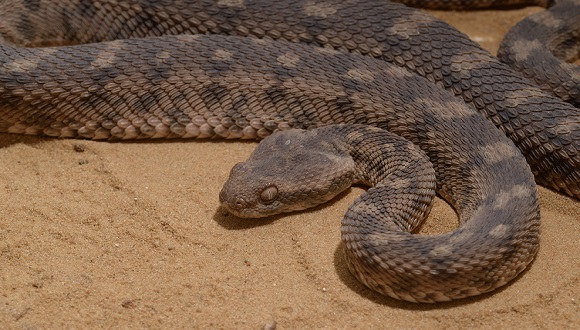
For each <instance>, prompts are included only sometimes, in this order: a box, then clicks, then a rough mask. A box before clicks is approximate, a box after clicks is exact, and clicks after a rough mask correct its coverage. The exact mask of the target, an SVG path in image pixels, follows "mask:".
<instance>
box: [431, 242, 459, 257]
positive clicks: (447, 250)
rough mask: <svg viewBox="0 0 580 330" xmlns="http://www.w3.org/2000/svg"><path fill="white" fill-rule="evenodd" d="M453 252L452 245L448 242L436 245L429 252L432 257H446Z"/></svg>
mask: <svg viewBox="0 0 580 330" xmlns="http://www.w3.org/2000/svg"><path fill="white" fill-rule="evenodd" d="M452 254H453V247H452V246H451V245H449V244H441V245H438V246H436V247H435V248H434V249H433V250H431V252H429V255H430V256H433V257H448V256H450V255H452Z"/></svg>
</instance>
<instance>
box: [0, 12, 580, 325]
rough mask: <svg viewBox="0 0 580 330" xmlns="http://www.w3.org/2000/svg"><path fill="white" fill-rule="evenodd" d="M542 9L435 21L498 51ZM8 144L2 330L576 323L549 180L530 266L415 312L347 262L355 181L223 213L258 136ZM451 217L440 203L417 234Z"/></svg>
mask: <svg viewBox="0 0 580 330" xmlns="http://www.w3.org/2000/svg"><path fill="white" fill-rule="evenodd" d="M540 10H541V9H540V8H527V9H521V10H511V11H501V12H496V11H480V12H471V13H443V12H437V13H436V14H437V16H440V17H442V18H444V19H446V20H447V21H449V22H450V23H451V24H453V25H455V26H457V27H458V28H459V29H461V30H463V31H464V32H466V33H468V34H469V35H470V36H471V37H472V38H474V39H475V40H477V41H478V42H480V43H481V44H482V45H483V46H484V47H486V48H488V49H489V50H490V51H492V52H494V53H495V51H496V49H497V45H498V43H499V41H500V39H501V36H502V35H503V34H504V33H505V31H506V30H507V29H508V28H509V27H510V26H511V25H512V24H513V23H514V22H516V21H518V20H520V19H521V18H522V17H524V16H526V15H529V14H530V13H532V12H537V11H540ZM490 22H491V23H490ZM0 141H1V142H0V143H1V146H2V148H1V149H0V168H1V169H2V171H1V172H0V188H1V189H0V199H1V200H2V208H1V209H0V328H16V329H36V328H115V327H119V328H176V327H185V328H190V327H216V328H234V327H236V328H261V327H263V326H265V325H268V324H270V325H271V324H273V322H276V323H277V325H278V328H307V327H308V328H311V327H316V328H318V327H331V328H335V327H348V328H351V327H352V328H354V327H358V328H363V327H364V328H401V329H413V328H417V329H418V328H441V329H443V328H448V329H457V328H483V329H486V328H488V329H491V328H494V329H497V328H499V327H502V328H522V329H523V328H527V329H529V328H550V329H555V328H572V327H573V325H574V324H575V325H576V326H577V325H579V324H580V316H579V314H580V313H579V309H578V307H579V299H580V297H579V296H578V294H579V289H580V284H579V277H580V276H579V274H580V272H579V269H580V267H579V266H580V262H579V258H578V253H579V252H580V244H579V233H580V229H579V226H580V222H579V218H580V217H579V216H580V203H579V202H577V201H574V200H572V199H570V198H567V197H565V196H562V195H559V194H556V193H554V192H551V191H549V190H547V189H543V188H540V197H541V202H542V220H543V223H542V240H541V250H540V252H539V255H538V257H537V259H536V260H535V262H534V263H533V264H532V266H531V268H530V269H529V271H527V272H525V273H524V274H523V275H522V276H520V277H519V278H518V279H517V281H515V282H514V283H513V284H512V285H509V286H507V287H506V288H505V289H502V290H499V291H497V292H495V293H494V294H488V295H485V296H483V297H479V298H474V299H466V300H463V301H459V302H454V303H448V304H440V305H416V304H410V303H403V302H399V301H395V300H392V299H389V298H385V297H382V296H380V295H378V294H375V293H373V292H371V291H370V290H368V289H366V288H365V287H363V286H362V285H361V284H359V283H358V282H357V281H356V280H355V279H354V278H353V277H352V276H351V275H350V274H349V273H348V270H347V269H346V266H345V264H344V262H343V253H342V246H341V244H340V234H339V225H340V218H341V216H342V214H343V213H344V212H345V210H346V208H347V207H348V205H349V204H350V203H351V201H352V200H353V199H354V198H355V197H356V196H358V195H359V194H360V192H361V190H360V189H358V188H355V189H352V190H350V191H349V192H348V193H347V194H344V195H342V196H341V198H340V199H339V200H338V201H336V202H334V203H331V204H329V205H326V206H325V207H321V208H318V209H316V210H312V211H308V212H303V213H299V214H294V215H291V216H285V217H280V218H277V219H275V220H265V221H264V220H261V221H257V220H255V221H251V220H239V219H235V218H233V217H230V216H224V215H223V214H222V212H220V211H219V210H218V201H217V196H218V192H219V189H220V188H221V185H222V183H223V182H224V181H225V179H226V177H227V174H228V171H229V168H230V167H231V166H232V165H233V164H235V163H236V162H238V161H241V160H244V159H245V158H246V157H247V156H248V155H249V153H250V152H251V151H252V149H253V148H254V146H255V144H254V143H241V142H192V141H174V142H139V143H105V142H91V141H74V140H54V139H43V138H33V137H22V136H12V135H7V134H4V135H1V136H0ZM82 150H84V151H82ZM454 225H456V218H455V215H454V213H453V212H452V211H451V210H450V209H449V207H447V206H446V205H445V204H444V203H442V202H439V203H438V204H437V206H436V207H435V209H434V212H433V215H432V216H431V218H430V221H429V223H428V224H427V225H426V226H425V227H424V228H423V232H424V233H436V232H442V231H445V230H449V229H450V228H453V226H454Z"/></svg>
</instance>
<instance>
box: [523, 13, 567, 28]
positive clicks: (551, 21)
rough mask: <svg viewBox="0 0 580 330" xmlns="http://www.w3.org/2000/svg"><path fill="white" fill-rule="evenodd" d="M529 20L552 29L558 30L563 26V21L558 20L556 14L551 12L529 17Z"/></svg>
mask: <svg viewBox="0 0 580 330" xmlns="http://www.w3.org/2000/svg"><path fill="white" fill-rule="evenodd" d="M528 19H529V20H531V21H532V22H535V23H538V24H540V25H543V26H545V27H546V28H551V29H554V28H558V27H559V26H561V25H562V24H563V22H562V20H560V19H557V18H556V17H555V16H554V14H553V13H551V12H549V11H544V12H542V15H532V16H530V17H528Z"/></svg>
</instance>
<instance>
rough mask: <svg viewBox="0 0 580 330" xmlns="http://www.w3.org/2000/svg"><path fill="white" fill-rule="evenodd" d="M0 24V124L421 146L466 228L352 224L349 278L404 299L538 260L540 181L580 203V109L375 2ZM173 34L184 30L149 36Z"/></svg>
mask: <svg viewBox="0 0 580 330" xmlns="http://www.w3.org/2000/svg"><path fill="white" fill-rule="evenodd" d="M573 4H577V3H576V2H573ZM574 8H576V7H574ZM0 13H2V14H1V15H2V20H1V21H0V34H1V35H2V39H3V41H4V42H5V44H2V45H0V54H1V55H0V131H4V132H11V133H24V134H45V135H49V136H56V137H79V138H92V139H133V138H174V137H197V138H204V137H224V138H261V137H265V136H267V135H269V134H270V133H271V132H273V131H275V130H285V129H287V128H290V127H296V128H314V127H320V126H326V125H329V124H365V125H373V126H378V127H380V128H383V129H387V130H389V131H391V132H393V133H396V134H397V135H400V136H402V137H404V138H406V139H408V140H409V141H412V142H413V143H415V144H416V145H417V146H419V147H420V148H421V149H422V150H423V151H424V152H425V154H426V155H427V156H428V158H429V159H430V161H431V163H432V164H433V169H434V171H435V174H436V187H437V191H438V193H440V194H441V195H442V196H443V197H444V198H446V199H447V200H448V201H449V202H450V203H451V204H452V205H453V206H454V207H455V208H456V210H457V211H458V213H459V217H460V221H461V226H460V228H458V229H457V230H455V231H453V232H450V233H448V234H444V235H438V236H430V237H423V236H418V235H410V234H408V233H406V232H403V230H404V231H408V230H411V229H412V228H413V226H414V224H413V223H411V224H406V223H405V221H411V220H408V219H407V218H405V217H402V218H401V219H403V220H402V222H397V221H395V226H393V225H391V224H390V223H389V222H380V223H377V221H376V219H381V217H382V216H381V214H383V213H385V212H382V209H381V208H378V209H376V210H379V211H377V212H374V211H373V208H372V207H373V206H376V205H380V204H376V203H375V202H377V203H378V201H374V200H371V201H366V202H363V203H362V204H360V205H359V207H358V209H355V210H353V209H351V211H349V212H350V217H349V215H348V214H347V217H346V218H345V223H347V228H349V229H347V230H345V229H344V227H343V238H345V240H346V243H347V244H346V245H347V248H350V250H348V251H347V256H348V258H349V259H350V260H353V259H357V260H360V261H356V262H354V263H353V264H351V269H352V270H353V271H354V272H355V275H356V276H357V277H358V278H359V279H361V280H362V281H363V282H364V283H365V284H366V285H367V286H369V287H371V288H373V289H375V290H377V291H379V292H382V293H384V294H387V295H389V296H392V297H395V298H398V299H404V300H408V301H418V302H434V301H446V300H450V299H457V298H462V297H467V296H472V295H475V294H480V293H483V292H488V291H490V290H493V289H494V288H497V287H499V286H501V285H503V284H505V283H507V282H508V281H509V280H511V279H513V278H514V277H515V276H516V275H517V274H518V273H520V272H521V271H522V270H523V269H524V268H525V267H526V266H527V265H528V264H529V263H530V262H531V260H532V259H533V257H534V255H535V253H536V251H537V249H538V240H539V218H540V216H539V204H538V200H537V195H536V190H535V184H534V175H535V179H536V181H537V182H539V183H541V184H544V185H547V186H549V187H552V188H553V189H556V190H559V191H561V192H563V193H566V194H568V195H571V196H574V197H576V198H579V197H580V188H579V185H580V154H579V151H580V126H579V123H580V115H579V114H578V111H577V109H576V108H574V106H572V105H570V104H568V103H565V102H563V101H561V100H560V99H558V98H556V97H555V96H551V95H549V94H547V93H546V92H544V91H542V90H540V89H539V88H537V87H536V86H535V85H533V84H532V83H531V82H529V81H528V80H526V79H525V78H521V77H520V76H519V75H518V74H517V73H515V72H514V71H513V70H511V69H509V68H508V67H507V66H505V65H504V64H502V63H500V62H499V61H498V60H497V59H495V58H493V57H492V56H490V55H489V54H488V53H487V52H486V51H484V50H482V49H481V48H480V47H479V46H478V45H477V44H475V43H473V42H472V41H471V40H469V39H468V38H467V37H465V36H464V35H463V34H461V33H459V32H458V31H456V30H455V29H453V28H452V27H450V26H448V25H447V24H445V23H443V22H441V21H439V20H436V19H434V18H433V17H431V16H429V15H427V14H424V13H421V12H420V11H418V10H416V9H412V8H408V7H405V6H403V5H400V4H395V3H390V2H384V1H370V0H358V1H356V0H354V1H345V2H344V3H334V2H324V1H310V0H309V1H298V0H288V1H277V2H273V3H271V2H269V1H243V0H218V1H215V2H214V1H193V0H173V1H145V0H126V1H121V0H120V1H113V0H100V1H83V0H78V1H73V0H71V1H66V0H61V1H42V0H36V1H32V0H29V1H3V2H0ZM183 33H194V34H197V35H177V34H183ZM165 34H169V35H176V36H164V37H155V36H158V35H165ZM200 34H222V35H221V36H220V35H217V36H215V35H200ZM223 35H229V36H223ZM146 36H150V38H148V39H127V40H119V41H109V42H106V41H107V40H113V39H124V38H135V37H146ZM248 36H253V37H258V38H261V39H258V38H244V37H248ZM273 39H275V40H276V41H273ZM284 40H285V41H284ZM93 42H98V43H95V44H88V45H78V46H70V47H55V48H38V49H33V48H20V47H15V46H14V45H9V44H17V45H24V46H42V45H54V44H71V43H93ZM291 42H292V43H291ZM308 44H310V45H308ZM312 45H319V46H324V47H311V46H312ZM349 51H350V53H349ZM373 57H374V58H373ZM474 109H476V110H478V111H474ZM484 117H487V118H488V119H489V121H488V120H485V119H484ZM492 123H493V124H495V125H496V126H497V127H499V128H500V129H501V130H503V131H504V132H505V133H506V135H507V136H508V137H509V138H510V139H511V141H510V139H507V138H506V137H505V136H504V135H503V134H501V133H500V132H499V131H498V130H497V129H496V128H495V127H494V126H493V125H492ZM325 134H326V133H325ZM323 135H324V134H323ZM512 141H513V142H512ZM514 143H515V146H514ZM516 146H517V148H516ZM518 148H519V150H520V151H518ZM520 152H521V153H520ZM522 154H523V156H522ZM355 161H357V160H356V158H355ZM526 161H527V163H526ZM376 166H378V165H376ZM530 167H531V171H530ZM367 170H368V168H367ZM532 173H533V174H532ZM363 181H364V180H363ZM367 183H373V182H371V181H368V182H367ZM262 188H263V187H262ZM262 188H260V189H262ZM303 188H304V187H303ZM278 190H280V189H278ZM254 192H256V191H254ZM258 192H259V193H261V192H263V190H258ZM369 192H371V190H369ZM265 195H266V196H268V195H269V194H268V193H266V194H265ZM303 195H304V196H306V195H307V194H303ZM222 200H224V201H225V200H226V197H225V194H222ZM244 201H245V200H244ZM422 203H423V204H425V203H426V204H428V202H422ZM241 204H248V203H247V202H246V201H245V202H244V203H241ZM376 210H375V211H376ZM403 213H405V212H403ZM408 213H413V212H410V211H409V212H408ZM372 215H374V216H372ZM375 216H376V217H375ZM357 219H358V220H357ZM351 220H356V222H352V221H351ZM359 220H360V221H361V222H359ZM365 221H366V222H367V223H374V224H375V225H377V226H378V227H373V226H370V225H369V226H370V227H367V224H365ZM385 227H387V229H394V230H395V233H394V234H390V235H391V236H390V237H389V238H388V239H385V238H384V237H383V238H381V237H379V236H377V232H376V231H373V230H379V231H382V230H384V229H385ZM372 228H374V229H372ZM393 247H396V248H397V249H399V250H397V251H396V253H393V251H392V250H391V249H392V248H393Z"/></svg>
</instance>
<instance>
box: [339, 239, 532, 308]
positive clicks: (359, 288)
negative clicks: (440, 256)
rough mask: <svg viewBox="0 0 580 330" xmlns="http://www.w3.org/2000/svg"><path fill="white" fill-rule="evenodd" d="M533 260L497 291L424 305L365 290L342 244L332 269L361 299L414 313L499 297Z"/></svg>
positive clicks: (517, 279)
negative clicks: (349, 266)
mask: <svg viewBox="0 0 580 330" xmlns="http://www.w3.org/2000/svg"><path fill="white" fill-rule="evenodd" d="M535 260H536V259H535V258H534V260H533V261H532V262H531V263H530V264H529V265H528V267H526V269H525V270H524V271H522V272H521V273H520V274H518V276H516V278H514V279H513V280H511V281H510V282H509V283H508V284H506V285H504V286H502V287H500V288H497V289H495V290H493V291H492V292H488V293H484V294H481V295H478V296H474V297H468V298H464V299H459V300H453V301H449V302H439V303H434V304H425V303H411V302H406V301H401V300H397V299H394V298H391V297H388V296H385V295H382V294H380V293H378V292H376V291H373V290H371V289H369V288H367V287H366V286H365V285H364V284H362V283H361V282H359V280H357V279H356V278H355V277H354V276H353V275H352V274H351V273H350V270H349V269H348V266H347V264H346V259H345V253H344V243H343V242H340V243H339V244H338V245H337V247H336V249H335V251H334V268H335V270H336V273H337V275H338V277H339V279H340V280H341V281H342V283H344V284H345V285H346V286H347V287H348V288H349V289H351V290H352V291H354V292H356V293H357V294H358V295H359V296H361V297H362V298H364V299H368V300H370V301H372V302H374V303H376V304H380V305H384V306H388V307H392V308H399V309H407V310H416V311H430V310H445V309H451V308H455V307H458V306H465V305H470V304H474V303H477V302H479V301H482V300H485V299H489V298H490V297H492V296H495V295H501V294H502V292H503V291H504V290H506V289H507V288H508V287H510V286H511V285H512V283H515V282H516V281H519V280H520V279H521V277H522V276H525V274H526V273H527V272H528V271H529V269H530V268H531V267H533V264H534V263H535Z"/></svg>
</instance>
